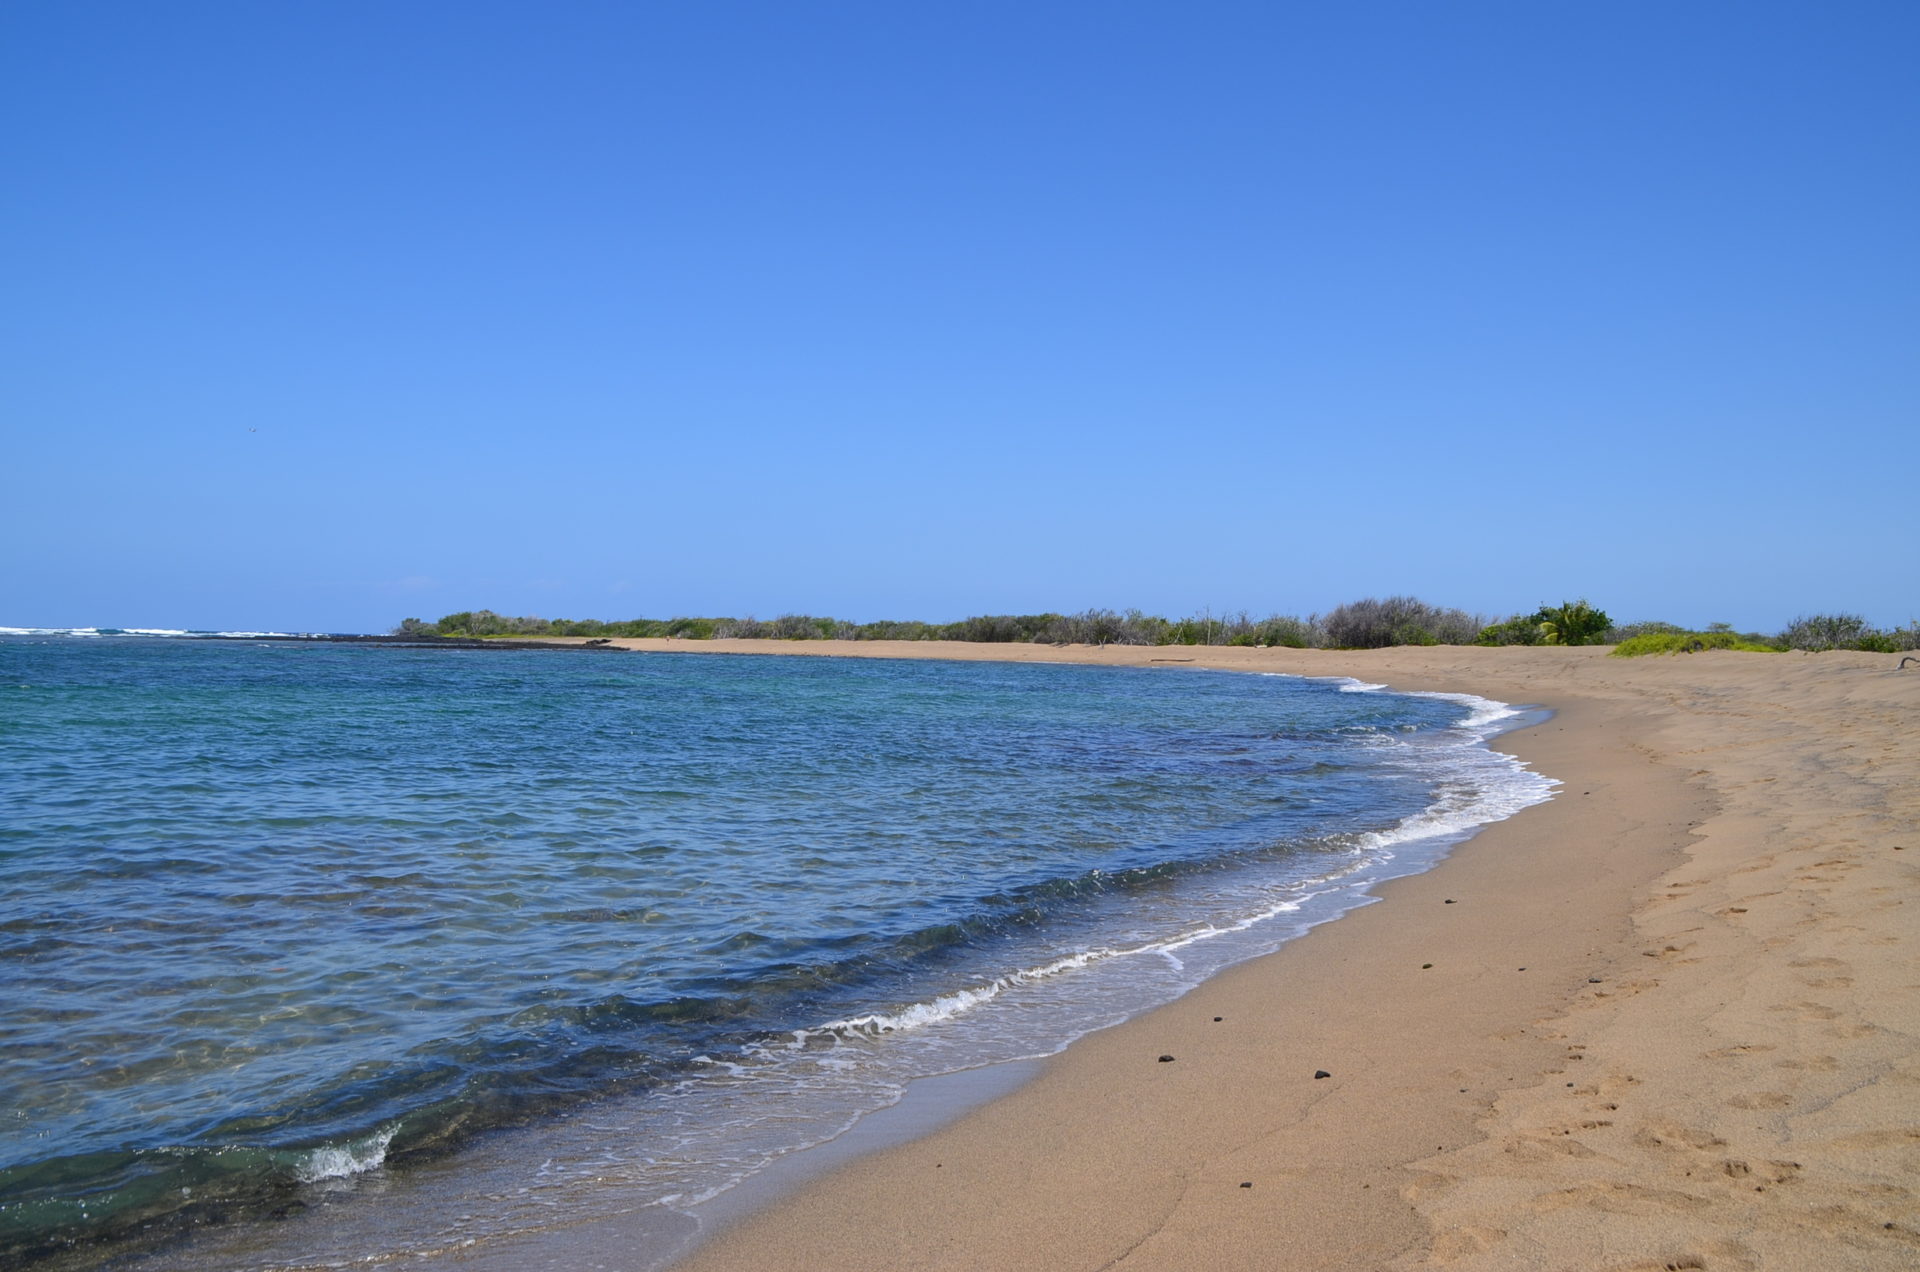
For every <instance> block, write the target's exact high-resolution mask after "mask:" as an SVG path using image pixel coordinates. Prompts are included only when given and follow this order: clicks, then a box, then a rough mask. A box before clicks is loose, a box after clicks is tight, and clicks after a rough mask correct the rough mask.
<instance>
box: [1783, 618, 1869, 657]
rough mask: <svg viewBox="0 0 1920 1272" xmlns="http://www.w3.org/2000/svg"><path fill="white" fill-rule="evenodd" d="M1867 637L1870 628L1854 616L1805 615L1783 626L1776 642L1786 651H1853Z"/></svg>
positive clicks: (1863, 620)
mask: <svg viewBox="0 0 1920 1272" xmlns="http://www.w3.org/2000/svg"><path fill="white" fill-rule="evenodd" d="M1871 635H1873V629H1872V628H1871V627H1868V626H1867V620H1866V619H1864V618H1862V617H1860V616H1859V615H1858V614H1806V615H1802V616H1801V617H1799V618H1796V619H1794V620H1793V621H1792V622H1791V623H1788V624H1787V630H1786V631H1784V632H1781V633H1780V643H1781V644H1782V645H1785V646H1786V647H1787V648H1788V649H1806V650H1821V649H1854V648H1857V647H1858V646H1859V645H1860V641H1861V638H1862V637H1865V636H1871Z"/></svg>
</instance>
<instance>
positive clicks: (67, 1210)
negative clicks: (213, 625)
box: [0, 632, 1550, 1266]
mask: <svg viewBox="0 0 1920 1272" xmlns="http://www.w3.org/2000/svg"><path fill="white" fill-rule="evenodd" d="M1515 719H1516V714H1515V712H1513V711H1512V710H1510V709H1507V708H1504V707H1502V706H1501V705H1500V704H1494V703H1487V702H1484V701H1482V700H1479V699H1469V698H1452V697H1441V696H1410V695H1401V694H1392V693H1387V692H1381V691H1378V689H1377V687H1370V686H1363V685H1357V684H1354V683H1353V682H1332V681H1313V680H1302V679H1298V678H1290V677H1277V676H1257V675H1240V674H1226V673H1210V672H1200V671H1193V670H1189V669H1175V668H1168V669H1155V670H1139V669H1109V668H1093V667H1067V666H1059V667H1056V666H1031V665H995V664H990V663H948V662H889V661H880V660H865V659H817V658H808V659H781V658H768V657H714V656H711V655H698V654H686V655H676V654H665V655H652V654H649V655H639V654H624V653H566V652H555V651H544V652H543V651H512V652H505V651H503V652H492V651H477V652H476V651H443V650H406V649H389V648H369V647H362V646H353V645H329V644H323V643H301V642H293V641H273V640H263V641H251V642H229V641H206V640H193V639H170V638H164V637H151V636H131V635H129V636H85V635H70V634H55V633H31V632H27V633H15V634H10V635H0V993H4V1008H3V1009H0V1262H4V1263H8V1264H14V1263H32V1262H47V1263H50V1264H58V1265H87V1264H96V1263H99V1262H102V1261H108V1260H120V1259H130V1258H134V1257H135V1256H143V1255H145V1254H147V1253H149V1252H157V1256H156V1258H155V1259H154V1260H153V1262H154V1263H155V1264H156V1265H162V1264H168V1262H169V1261H173V1262H176V1263H177V1265H178V1266H227V1265H231V1266H307V1265H313V1266H320V1265H326V1264H328V1263H329V1262H334V1263H337V1262H340V1261H343V1260H347V1259H352V1258H364V1257H370V1256H374V1255H377V1256H380V1257H387V1256H391V1255H393V1254H396V1253H407V1254H412V1255H418V1256H421V1257H431V1256H432V1255H433V1254H434V1253H436V1252H441V1253H444V1252H447V1251H465V1252H467V1255H468V1256H471V1255H472V1252H473V1251H475V1250H484V1249H485V1248H487V1247H488V1245H489V1243H511V1242H514V1241H525V1240H527V1239H529V1237H530V1236H531V1235H537V1234H538V1233H539V1232H541V1231H542V1230H543V1229H544V1227H546V1226H551V1225H553V1224H555V1223H557V1222H561V1221H562V1217H563V1216H568V1217H571V1218H570V1219H569V1220H568V1221H571V1220H572V1219H577V1218H578V1216H579V1215H580V1213H581V1212H582V1209H583V1208H586V1209H588V1210H591V1208H592V1207H594V1206H596V1205H602V1206H605V1207H607V1208H609V1213H613V1212H616V1211H617V1212H619V1213H626V1214H651V1213H655V1212H658V1213H661V1214H671V1215H680V1214H684V1213H689V1212H696V1211H697V1209H698V1205H699V1203H700V1202H701V1201H702V1200H703V1199H705V1198H708V1197H711V1196H713V1195H715V1194H717V1193H721V1192H724V1191H725V1190H727V1189H728V1188H730V1187H731V1186H733V1185H734V1184H735V1183H736V1182H737V1181H739V1180H740V1179H742V1178H745V1177H748V1176H750V1175H752V1174H753V1172H754V1171H756V1170H757V1169H759V1168H760V1167H762V1166H763V1165H764V1164H765V1163H767V1162H769V1161H771V1160H775V1159H777V1158H779V1157H780V1156H781V1155H782V1154H784V1153H786V1152H788V1151H790V1150H792V1149H794V1148H796V1147H800V1146H803V1145H805V1144H809V1143H813V1142H817V1141H819V1140H823V1139H826V1138H829V1137H831V1136H832V1135H833V1134H835V1133H837V1132H838V1131H839V1130H841V1129H842V1128H844V1127H845V1126H846V1125H847V1124H848V1122H849V1121H850V1120H852V1119H853V1118H856V1117H858V1116H859V1115H860V1114H861V1113H862V1112H864V1111H867V1110H870V1109H874V1108H878V1107H881V1106H884V1105H886V1104H888V1103H890V1102H892V1101H893V1100H895V1099H897V1098H898V1096H899V1093H900V1091H901V1090H902V1088H903V1087H904V1085H905V1084H906V1083H907V1082H908V1081H910V1080H912V1079H913V1078H916V1077H921V1076H926V1075H929V1074H937V1073H943V1072H950V1071H953V1070H957V1069H965V1068H968V1067H970V1066H975V1065H980V1064H985V1063H989V1062H992V1061H995V1060H1003V1059H1008V1058H1013V1057H1020V1056H1032V1055H1042V1054H1046V1053H1048V1052H1051V1051H1053V1050H1057V1049H1058V1048H1059V1047H1060V1046H1063V1045H1065V1043H1066V1042H1068V1041H1070V1040H1071V1039H1072V1038H1073V1037H1076V1036H1078V1035H1080V1034H1082V1033H1085V1032H1086V1031H1087V1030H1089V1029H1093V1028H1098V1027H1101V1026H1103V1025H1106V1024H1109V1023H1112V1022H1113V1021H1116V1020H1119V1019H1123V1018H1124V1017H1125V1016H1127V1015H1129V1014H1132V1013H1134V1012H1137V1011H1139V1010H1141V1009H1143V1008H1144V1007H1147V1006H1150V1005H1153V1004H1155V1003H1158V1002H1163V1001H1167V1000H1168V999H1171V998H1173V997H1175V996H1177V995H1178V994H1179V993H1180V992H1182V991H1183V990H1184V989H1186V988H1189V987H1190V986H1191V985H1192V984H1194V983H1197V981H1198V980H1200V979H1203V978H1204V977H1205V976H1206V975H1207V974H1209V973H1210V972H1212V971H1214V970H1217V969H1218V968H1219V967H1222V966H1225V965H1227V964H1229V963H1232V962H1235V961H1239V960H1241V959H1244V958H1247V957H1251V956H1253V955H1255V954H1258V953H1262V952H1265V951H1267V950H1271V949H1272V948H1274V947H1276V946H1277V945H1278V944H1280V943H1281V942H1282V941H1284V940H1285V939H1287V938H1288V937H1289V936H1291V935H1294V934H1297V933H1298V932H1299V931H1302V930H1304V929H1305V928H1306V927H1307V926H1310V925H1311V924H1312V923H1314V922H1319V921H1323V920H1325V919H1327V918H1330V917H1333V916H1335V915H1337V914H1338V913H1340V912H1342V911H1343V910H1344V909H1346V908H1350V907H1351V906H1352V905H1354V904H1357V903H1359V902H1361V901H1362V900H1363V899H1364V889H1365V887H1366V886H1367V885H1368V884H1370V883H1372V882H1375V881H1377V880H1378V879H1380V878H1383V877H1387V876H1388V875H1391V874H1395V873H1405V872H1407V871H1409V870H1413V869H1418V868H1422V867H1423V866H1424V865H1425V864H1427V863H1429V862H1430V861H1432V860H1433V859H1434V858H1435V857H1436V856H1437V855H1438V854H1439V853H1440V852H1442V851H1444V848H1445V847H1446V845H1447V844H1449V843H1451V842H1454V841H1456V840H1457V839H1458V838H1459V837H1460V836H1461V835H1463V834H1465V833H1469V832H1470V831H1471V830H1472V829H1473V828H1475V827H1477V826H1478V825H1481V824H1484V823H1485V822H1487V821H1491V820H1496V819H1498V818H1501V817H1505V816H1509V815H1511V814H1512V813H1513V812H1514V811H1517V810H1518V809H1519V808H1521V807H1524V806H1526V805H1527V804H1529V803H1533V802H1537V801H1538V800H1540V799H1543V798H1546V796H1547V792H1548V789H1549V786H1550V783H1549V782H1547V780H1546V779H1544V778H1542V777H1539V776H1538V775H1535V774H1533V773H1530V772H1528V771H1527V770H1525V769H1524V768H1523V767H1522V766H1520V765H1519V764H1518V763H1517V762H1515V761H1512V760H1511V759H1509V758H1507V757H1504V756H1500V755H1498V754H1496V753H1494V752H1492V751H1490V750H1489V749H1488V748H1487V747H1486V746H1485V745H1484V741H1485V739H1486V737H1488V736H1490V735H1491V734H1492V733H1493V732H1495V731H1496V730H1498V729H1499V728H1501V727H1507V726H1510V725H1511V724H1512V723H1513V721H1514V720H1515ZM666 1230H670V1231H678V1229H676V1228H673V1226H672V1225H667V1229H666ZM281 1232H287V1233H297V1236H296V1237H289V1238H287V1239H286V1240H285V1241H283V1242H282V1244H284V1245H285V1246H286V1247H287V1249H286V1250H281V1251H276V1250H275V1242H276V1240H279V1239H280V1238H278V1237H276V1235H275V1234H276V1233H281ZM236 1234H238V1235H236ZM343 1234H344V1235H343ZM235 1241H241V1242H244V1243H247V1244H245V1247H244V1248H245V1249H246V1251H247V1252H248V1253H246V1254H244V1255H240V1254H233V1253H228V1254H224V1255H223V1254H221V1253H220V1251H222V1250H223V1249H229V1250H231V1249H239V1248H241V1247H240V1246H233V1245H231V1243H232V1242H235ZM222 1242H227V1243H229V1245H227V1246H223V1245H222V1244H221V1243H222ZM293 1251H297V1253H294V1252H293ZM223 1259H225V1260H228V1261H230V1262H222V1260H223Z"/></svg>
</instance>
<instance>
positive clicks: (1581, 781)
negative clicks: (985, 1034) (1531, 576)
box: [617, 641, 1920, 1272]
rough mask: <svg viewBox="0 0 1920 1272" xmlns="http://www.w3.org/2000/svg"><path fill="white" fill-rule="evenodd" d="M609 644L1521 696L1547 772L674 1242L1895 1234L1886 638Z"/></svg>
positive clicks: (871, 1260)
mask: <svg viewBox="0 0 1920 1272" xmlns="http://www.w3.org/2000/svg"><path fill="white" fill-rule="evenodd" d="M617 643H619V644H621V645H623V646H627V647H631V648H637V649H649V650H669V649H670V650H673V651H675V652H687V653H703V654H724V653H727V652H735V653H747V652H755V653H759V652H765V653H780V654H789V655H800V656H841V657H846V656H860V657H920V658H927V657H932V658H961V659H975V658H979V659H995V660H1011V661H1053V662H1058V661H1068V662H1092V663H1104V664H1110V665H1150V666H1176V665H1177V666H1202V667H1219V668H1231V669H1237V670H1249V671H1254V670H1257V671H1274V672H1284V673H1290V674H1301V675H1314V676H1353V677H1357V678H1360V679H1364V680H1368V681H1373V682H1378V683H1384V684H1387V685H1390V686H1392V687H1394V688H1399V689H1413V690H1439V691H1448V692H1466V693H1478V694H1483V695H1486V696H1489V697H1494V698H1499V699H1501V700H1504V701H1508V702H1519V703H1538V704H1542V705H1545V706H1548V707H1551V708H1552V709H1553V710H1554V712H1555V713H1556V714H1555V715H1554V716H1553V718H1552V719H1551V720H1550V721H1549V722H1548V723H1546V724H1545V725H1543V726H1540V727H1537V728H1534V729H1531V730H1527V731H1524V732H1521V733H1516V734H1511V735H1508V736H1507V737H1505V738H1503V739H1502V740H1501V746H1502V748H1503V749H1506V750H1510V751H1512V752H1514V753H1515V754H1518V755H1520V756H1522V757H1523V758H1524V759H1526V760H1528V761H1529V762H1530V763H1532V764H1533V765H1534V766H1535V767H1536V768H1537V769H1539V770H1540V771H1541V772H1544V773H1546V774H1548V775H1549V776H1552V777H1555V778H1557V779H1559V780H1560V781H1562V782H1563V783H1564V785H1563V787H1562V789H1561V791H1560V793H1559V795H1558V796H1557V797H1556V798H1555V799H1553V800H1552V801H1550V802H1548V803H1546V804H1544V805H1541V806H1538V807H1536V808H1532V809H1529V810H1527V811H1525V812H1523V813H1521V814H1520V815H1519V816H1517V817H1515V818H1513V819H1511V820H1509V821H1506V822H1503V823H1500V824H1497V825H1495V826H1493V827H1491V828H1490V829H1488V830H1487V831H1485V832H1483V833H1482V834H1480V835H1479V836H1477V837H1476V838H1475V839H1473V840H1472V841H1470V842H1469V843H1467V844H1466V845H1464V846H1462V847H1461V848H1459V849H1457V850H1456V851H1455V852H1454V854H1453V855H1452V856H1451V857H1450V858H1449V859H1448V860H1447V861H1446V862H1445V863H1443V864H1442V865H1441V866H1439V867H1438V868H1436V869H1434V870H1432V871H1430V872H1429V873H1427V874H1424V875H1419V876H1414V877H1411V878H1407V879H1402V880H1399V881H1396V882H1394V883H1391V884H1389V885H1387V886H1386V887H1384V888H1382V889H1381V890H1380V900H1379V902H1378V903H1377V904H1374V905H1371V906H1368V907H1366V908H1364V909H1362V910H1360V911H1358V912H1356V913H1354V914H1351V915H1348V916H1347V917H1345V918H1342V919H1340V920H1339V921H1337V922H1334V923H1330V924H1327V925H1324V926H1322V927H1320V928H1317V929H1315V930H1314V931H1313V932H1311V933H1309V934H1308V935H1307V936H1305V937H1303V938H1301V939H1300V940H1298V941H1295V942H1293V943H1292V944H1290V945H1289V946H1287V947H1286V948H1285V949H1283V950H1282V951H1281V952H1279V953H1278V954H1275V955H1272V956H1270V957H1268V958H1265V959H1261V960H1258V961H1256V962H1253V963H1249V964H1245V965H1242V966H1241V967H1239V968H1236V969H1234V970H1232V971H1230V972H1228V973H1226V974H1224V975H1222V976H1219V977H1217V978H1215V979H1214V980H1212V981H1210V982H1208V983H1206V984H1205V985H1203V986H1201V987H1200V988H1199V989H1197V990H1195V991H1194V992H1192V993H1191V994H1189V995H1187V996H1186V997H1185V998H1183V999H1181V1000H1179V1001H1177V1002H1175V1003H1172V1004H1170V1005H1168V1006H1166V1007H1164V1008H1161V1009H1159V1010H1157V1011H1154V1012H1151V1013H1149V1014H1147V1015H1144V1016H1141V1017H1138V1018H1136V1019H1134V1020H1132V1021H1130V1022H1128V1023H1127V1024H1124V1025H1121V1026H1119V1027H1117V1028H1114V1029H1109V1030H1106V1031H1104V1032H1101V1033H1098V1034H1095V1035H1092V1036H1090V1037H1088V1038H1085V1039H1082V1040H1081V1041H1080V1042H1078V1043H1076V1044H1074V1045H1073V1046H1072V1047H1071V1048H1069V1049H1068V1050H1067V1051H1066V1052H1064V1053H1063V1054H1061V1055H1060V1056H1057V1057H1055V1058H1054V1059H1052V1060H1050V1061H1048V1062H1047V1063H1046V1064H1045V1065H1044V1066H1043V1068H1042V1071H1041V1073H1040V1075H1039V1076H1038V1077H1037V1078H1036V1079H1035V1080H1034V1081H1032V1082H1030V1083H1028V1084H1027V1085H1025V1086H1023V1087H1021V1088H1020V1089H1018V1090H1017V1091H1015V1092H1014V1093H1012V1094H1011V1095H1008V1096H1006V1097H1004V1098H1002V1099H1000V1100H998V1101H996V1102H994V1103H991V1104H989V1105H987V1106H985V1107H983V1108H981V1109H979V1110H977V1111H975V1112H973V1113H970V1114H968V1115H966V1116H964V1117H962V1118H961V1119H960V1120H958V1121H957V1122H954V1123H952V1124H951V1125H948V1126H947V1127H945V1128H944V1129H941V1130H939V1131H937V1132H935V1133H933V1134H931V1135H928V1136H926V1137H924V1138H921V1139H917V1140H913V1141H911V1142H909V1143H907V1144H904V1145H901V1146H898V1147H894V1148H890V1149H887V1150H885V1151H882V1152H879V1153H875V1154H872V1155H869V1156H866V1157H862V1158H859V1159H857V1160H854V1161H852V1162H851V1163H848V1164H846V1165H843V1166H841V1167H839V1168H837V1169H835V1170H833V1171H831V1172H830V1173H827V1174H825V1175H823V1176H821V1177H819V1178H818V1179H816V1180H814V1181H812V1182H811V1183H809V1184H807V1185H804V1186H802V1187H801V1188H800V1189H798V1190H797V1191H795V1192H793V1193H792V1194H790V1195H788V1196H787V1197H785V1198H784V1199H782V1200H780V1201H778V1202H777V1203H775V1204H773V1205H772V1206H770V1207H768V1208H766V1209H764V1210H762V1211H759V1212H758V1213H755V1214H752V1215H750V1216H749V1217H748V1218H746V1219H744V1220H742V1221H740V1222H739V1223H737V1224H735V1225H733V1226H732V1227H730V1228H727V1229H726V1230H724V1231H722V1232H720V1233H719V1234H718V1235H717V1236H715V1237H714V1238H713V1239H712V1240H711V1241H709V1242H708V1243H707V1244H705V1245H703V1246H702V1247H701V1248H699V1249H698V1250H697V1251H695V1252H694V1254H693V1255H692V1256H691V1257H690V1258H689V1259H687V1260H685V1261H683V1263H682V1264H680V1265H678V1266H679V1267H681V1268H684V1269H688V1270H697V1272H709V1270H718V1269H740V1268H755V1269H776V1268H792V1269H802V1268H805V1269H817V1268H822V1267H839V1268H873V1269H881V1268H886V1269H900V1268H956V1269H957V1268H982V1269H985V1268H1000V1269H1008V1268H1042V1267H1044V1268H1048V1269H1082V1268H1084V1269H1096V1268H1126V1269H1159V1268H1166V1269H1186V1268H1210V1269H1229V1268H1247V1269H1254V1268H1260V1269H1291V1268H1414V1267H1446V1268H1450V1269H1452V1268H1458V1269H1521V1268H1526V1269H1621V1270H1625V1269H1661V1268H1685V1269H1714V1270H1718V1269H1752V1268H1780V1269H1788V1268H1810V1267H1841V1268H1909V1267H1913V1266H1915V1265H1916V1264H1917V1263H1920V1198H1917V1196H1916V1189H1917V1188H1920V1048H1916V1035H1917V1034H1920V966H1917V965H1916V961H1915V957H1914V951H1915V946H1916V942H1917V941H1920V931H1917V930H1916V927H1915V923H1914V917H1913V915H1914V911H1913V910H1912V908H1911V907H1910V904H1909V896H1910V894H1911V892H1912V891H1913V888H1914V883H1915V873H1916V868H1917V867H1920V742H1916V738H1915V731H1914V725H1915V723H1916V721H1920V668H1915V667H1909V668H1908V669H1907V670H1905V671H1904V672H1902V671H1900V670H1897V663H1898V661H1899V660H1898V658H1897V657H1896V656H1893V655H1875V654H1852V653H1828V654H1818V655H1804V654H1780V655H1755V654H1737V653H1706V654H1699V655H1692V656H1684V657H1667V658H1642V659H1634V660H1624V659H1613V658H1608V657H1607V656H1606V651H1605V650H1603V649H1594V648H1581V649H1517V648H1516V649H1476V648H1457V647H1439V648H1402V649H1394V650H1382V651H1375V652H1363V653H1337V652H1326V651H1314V650H1256V649H1192V648H1181V647H1172V648H1166V647H1162V648H1140V647H1131V648H1127V647H1108V648H1104V649H1095V648H1083V647H1067V648H1054V647H1046V646H1025V645H957V644H935V643H904V644H888V643H883V642H874V643H871V644H868V643H858V644H855V643H848V642H828V641H820V642H753V641H711V642H683V641H621V642H617ZM1165 1056H1172V1057H1173V1059H1172V1060H1170V1061H1169V1060H1163V1059H1162V1057H1165ZM1318 1074H1324V1075H1326V1076H1316V1075H1318Z"/></svg>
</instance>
